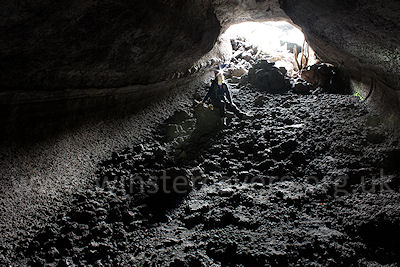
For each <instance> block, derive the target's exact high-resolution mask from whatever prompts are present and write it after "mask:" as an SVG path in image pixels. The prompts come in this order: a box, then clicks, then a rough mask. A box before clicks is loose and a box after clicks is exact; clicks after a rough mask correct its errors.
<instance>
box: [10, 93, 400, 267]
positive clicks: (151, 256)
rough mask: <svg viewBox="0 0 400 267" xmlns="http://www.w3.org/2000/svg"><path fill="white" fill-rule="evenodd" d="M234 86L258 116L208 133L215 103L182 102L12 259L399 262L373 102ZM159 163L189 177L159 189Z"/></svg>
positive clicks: (395, 158)
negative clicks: (202, 116)
mask: <svg viewBox="0 0 400 267" xmlns="http://www.w3.org/2000/svg"><path fill="white" fill-rule="evenodd" d="M233 89H234V90H233V91H234V100H235V102H236V103H237V104H238V105H239V106H240V108H241V109H242V110H243V111H245V112H247V113H248V114H250V115H251V117H249V118H246V119H243V120H240V119H238V118H236V117H231V118H230V119H228V125H227V126H226V127H223V128H220V129H216V130H215V131H210V132H209V133H208V135H206V136H204V135H203V136H202V137H201V136H200V135H197V136H196V134H194V133H195V132H196V131H198V129H197V128H198V127H202V126H201V125H200V124H199V123H197V124H196V118H195V117H196V115H195V114H196V112H198V111H195V110H199V109H200V112H201V111H202V110H203V111H204V112H211V111H209V110H208V109H207V108H205V107H197V108H193V107H190V108H188V110H187V111H180V112H177V113H176V114H175V115H174V116H173V117H171V118H170V119H169V120H167V121H166V122H165V123H164V124H163V125H160V127H159V129H157V130H156V131H155V132H154V134H153V138H150V139H149V140H148V141H147V142H146V143H143V144H141V145H133V146H132V147H128V148H126V149H125V150H123V151H119V152H115V153H113V155H112V156H111V157H110V158H109V160H106V161H104V162H102V163H101V164H100V166H99V171H98V180H97V181H96V183H93V185H92V186H90V187H89V188H87V189H85V190H82V191H79V192H77V193H76V195H75V196H74V201H73V206H71V207H70V209H69V210H68V211H64V212H62V213H61V214H59V215H58V216H57V217H55V218H53V219H52V220H50V223H49V224H48V225H47V226H46V227H45V228H44V229H38V234H37V235H35V237H34V238H33V239H29V240H26V242H24V243H23V244H20V246H19V250H18V251H17V252H16V253H17V254H16V257H17V258H19V259H23V260H27V263H28V264H29V265H38V266H42V265H44V264H45V263H48V264H51V265H57V266H71V265H72V264H76V265H89V264H90V265H94V266H103V265H110V264H112V265H124V266H269V265H272V266H278V265H280V266H282V265H297V266H306V265H307V266H310V265H313V266H319V265H323V266H338V265H342V266H352V265H353V266H354V265H361V266H365V265H371V266H376V265H380V264H392V265H393V266H397V265H399V264H400V253H399V251H400V205H399V203H400V193H399V191H400V190H399V189H400V183H399V179H398V174H399V173H400V172H399V170H400V169H399V167H398V165H397V164H398V162H399V159H400V146H399V142H398V140H396V139H395V138H393V137H392V136H390V135H389V134H388V133H387V132H383V130H382V129H383V128H382V127H380V119H379V117H377V116H375V115H373V114H370V113H369V111H368V109H367V104H366V103H364V102H363V101H361V100H360V99H359V98H357V97H354V96H351V95H335V94H320V95H296V94H292V93H287V94H283V95H272V94H266V93H262V92H258V91H255V90H251V89H249V88H242V89H241V90H238V89H236V88H233ZM204 93H205V92H204V90H201V91H199V92H198V93H197V95H195V96H194V98H197V99H198V98H199V96H200V95H204ZM204 109H205V110H204ZM171 129H172V130H171ZM196 129H197V130H196ZM164 170H165V174H167V175H168V176H171V177H178V176H183V177H189V178H190V181H192V179H193V178H195V179H194V182H193V185H192V182H190V183H189V184H188V185H183V186H181V187H179V189H183V190H187V193H186V194H185V193H183V194H174V193H165V192H164V193H163V192H160V191H158V192H157V193H152V192H150V191H152V190H154V188H157V187H156V185H157V184H158V185H160V179H156V178H155V177H160V175H162V174H163V173H164V172H163V171H164ZM138 177H140V179H139V178H138ZM199 177H201V179H198V178H199ZM165 181H166V182H165V185H166V188H170V187H171V184H172V182H171V181H173V179H170V180H165ZM154 191H155V190H154ZM3 260H4V259H3Z"/></svg>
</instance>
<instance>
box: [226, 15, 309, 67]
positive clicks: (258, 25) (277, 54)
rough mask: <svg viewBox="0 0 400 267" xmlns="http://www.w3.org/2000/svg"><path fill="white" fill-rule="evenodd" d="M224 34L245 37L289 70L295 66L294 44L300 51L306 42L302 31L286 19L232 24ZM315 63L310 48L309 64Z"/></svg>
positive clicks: (230, 36)
mask: <svg viewBox="0 0 400 267" xmlns="http://www.w3.org/2000/svg"><path fill="white" fill-rule="evenodd" d="M224 35H225V36H226V37H228V38H229V39H235V38H239V37H240V38H244V39H245V40H246V41H247V42H248V43H250V44H251V45H253V46H256V47H258V48H259V50H260V51H262V52H263V53H264V54H265V55H266V57H267V59H268V60H269V61H270V62H274V63H275V65H276V66H277V67H285V68H286V69H287V70H293V69H294V68H295V61H294V54H293V45H294V44H296V45H297V48H298V52H300V51H301V47H302V46H303V42H304V34H303V33H302V31H301V30H300V29H298V28H296V27H294V26H293V25H292V24H290V23H288V22H286V21H270V22H244V23H240V24H236V25H232V26H231V27H229V29H227V31H226V32H225V34H224ZM299 48H300V49H299ZM313 63H315V53H314V51H312V49H311V48H310V60H309V65H310V64H313Z"/></svg>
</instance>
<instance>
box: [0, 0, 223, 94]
mask: <svg viewBox="0 0 400 267" xmlns="http://www.w3.org/2000/svg"><path fill="white" fill-rule="evenodd" d="M0 32H1V36H2V40H1V43H0V68H1V69H2V71H1V72H0V88H1V89H0V90H2V91H4V90H52V89H65V88H92V87H94V88H111V87H113V88H115V87H122V86H127V85H132V84H148V83H154V82H159V81H162V80H165V79H166V78H167V77H168V76H169V75H171V74H172V73H174V72H176V71H178V70H181V69H184V68H187V67H190V65H191V64H192V63H193V61H194V60H196V59H199V58H200V57H201V56H202V55H204V54H205V53H207V52H208V51H209V50H210V49H211V48H212V47H213V45H214V42H215V40H216V39H217V37H218V35H219V33H220V23H219V21H218V20H217V18H216V16H215V14H214V12H213V9H212V5H211V1H210V0H202V1H197V0H191V1H180V0H174V1H162V0H154V1H127V0H106V1H97V0H74V1H46V0H41V1H2V3H1V4H0Z"/></svg>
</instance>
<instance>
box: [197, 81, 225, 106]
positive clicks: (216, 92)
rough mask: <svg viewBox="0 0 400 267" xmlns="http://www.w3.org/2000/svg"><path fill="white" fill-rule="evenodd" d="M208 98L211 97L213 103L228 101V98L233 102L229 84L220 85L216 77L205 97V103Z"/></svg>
mask: <svg viewBox="0 0 400 267" xmlns="http://www.w3.org/2000/svg"><path fill="white" fill-rule="evenodd" d="M208 98H210V99H211V102H212V103H220V102H226V100H228V103H229V104H232V96H231V92H230V91H229V88H228V86H227V85H226V83H222V85H218V82H217V80H216V79H215V80H213V82H212V83H211V86H210V88H209V89H208V92H207V94H206V96H205V97H204V99H203V103H204V102H206V101H207V100H208Z"/></svg>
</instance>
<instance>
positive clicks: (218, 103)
mask: <svg viewBox="0 0 400 267" xmlns="http://www.w3.org/2000/svg"><path fill="white" fill-rule="evenodd" d="M208 99H210V100H211V104H212V105H213V106H214V108H215V109H217V110H218V111H219V113H220V116H221V120H222V124H223V125H226V108H228V110H229V111H232V112H233V113H234V114H235V115H236V116H237V117H238V118H240V119H242V118H243V117H244V116H245V114H244V113H243V112H241V111H240V110H239V109H238V107H237V106H236V105H235V104H234V103H233V101H232V96H231V92H230V90H229V87H228V85H227V84H226V83H225V80H224V74H223V71H222V70H219V71H217V72H215V79H214V80H213V81H212V82H211V86H210V87H209V89H208V92H207V94H206V96H205V97H204V98H203V100H202V101H201V102H200V103H199V105H202V104H203V103H205V102H206V101H207V100H208ZM226 104H228V105H226Z"/></svg>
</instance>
